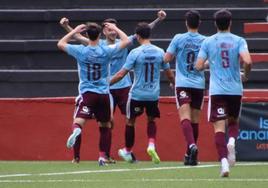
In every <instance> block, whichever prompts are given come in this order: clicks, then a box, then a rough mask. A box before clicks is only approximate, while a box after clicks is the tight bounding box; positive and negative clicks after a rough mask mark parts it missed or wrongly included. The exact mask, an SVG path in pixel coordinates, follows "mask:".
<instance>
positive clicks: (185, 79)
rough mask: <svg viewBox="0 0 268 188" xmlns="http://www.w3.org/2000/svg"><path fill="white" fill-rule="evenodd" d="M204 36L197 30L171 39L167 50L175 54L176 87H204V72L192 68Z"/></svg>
mask: <svg viewBox="0 0 268 188" xmlns="http://www.w3.org/2000/svg"><path fill="white" fill-rule="evenodd" d="M205 38H206V37H205V36H203V35H201V34H199V33H197V32H186V33H183V34H177V35H175V37H174V38H173V39H172V42H171V44H170V46H169V48H168V49H167V52H171V53H172V54H174V53H175V54H174V55H176V87H190V88H198V89H204V88H205V77H204V72H203V71H197V70H195V69H194V65H195V64H196V60H197V56H198V52H199V50H200V48H201V44H202V42H203V41H204V39H205Z"/></svg>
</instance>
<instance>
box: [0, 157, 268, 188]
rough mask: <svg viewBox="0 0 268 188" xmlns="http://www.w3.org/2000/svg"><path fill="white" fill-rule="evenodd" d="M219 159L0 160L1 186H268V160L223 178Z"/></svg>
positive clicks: (238, 168)
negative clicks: (192, 163)
mask: <svg viewBox="0 0 268 188" xmlns="http://www.w3.org/2000/svg"><path fill="white" fill-rule="evenodd" d="M218 165H219V164H218V163H202V164H200V165H199V166H197V167H185V166H183V165H182V163H178V162H161V163H160V164H158V165H155V164H152V163H151V162H139V163H137V164H129V163H125V162H117V164H114V165H109V166H105V167H99V166H98V164H97V162H85V161H82V162H80V164H72V163H70V162H55V161H51V162H39V161H36V162H22V161H18V162H17V161H1V162H0V187H1V188H5V187H7V188H24V187H25V188H33V187H34V188H43V187H47V188H54V187H55V188H76V187H80V188H81V187H89V188H95V187H96V188H104V187H105V188H108V187H109V188H113V187H114V188H134V187H135V188H171V187H176V188H179V187H187V188H193V187H195V188H210V187H211V188H215V187H217V188H221V187H234V188H263V187H268V175H267V172H268V163H238V164H237V165H236V166H235V167H233V168H231V173H230V177H229V178H220V177H219V170H220V167H219V166H218Z"/></svg>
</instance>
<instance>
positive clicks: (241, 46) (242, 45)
mask: <svg viewBox="0 0 268 188" xmlns="http://www.w3.org/2000/svg"><path fill="white" fill-rule="evenodd" d="M242 52H248V45H247V42H246V40H245V39H243V38H241V40H240V41H239V53H242Z"/></svg>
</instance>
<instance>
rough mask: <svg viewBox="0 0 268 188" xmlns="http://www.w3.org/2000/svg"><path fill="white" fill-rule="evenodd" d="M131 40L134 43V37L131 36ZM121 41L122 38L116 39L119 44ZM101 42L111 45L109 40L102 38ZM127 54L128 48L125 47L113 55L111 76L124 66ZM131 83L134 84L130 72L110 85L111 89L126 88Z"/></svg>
mask: <svg viewBox="0 0 268 188" xmlns="http://www.w3.org/2000/svg"><path fill="white" fill-rule="evenodd" d="M129 40H130V41H131V43H133V40H134V37H133V36H130V37H129ZM119 42H120V39H116V41H115V43H116V44H117V43H119ZM100 43H101V44H103V45H109V44H108V43H107V40H101V41H100ZM127 55H128V49H127V48H123V49H121V50H119V51H118V52H117V53H115V54H113V55H112V57H111V59H110V76H113V75H115V74H116V73H117V72H118V71H119V70H120V69H121V68H122V66H123V65H124V63H125V62H126V58H127ZM131 84H132V82H131V78H130V75H129V74H128V75H126V76H125V77H124V78H123V79H122V80H120V81H119V82H117V83H115V84H113V85H112V86H110V89H121V88H126V87H129V86H131Z"/></svg>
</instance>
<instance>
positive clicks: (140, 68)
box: [129, 44, 169, 101]
mask: <svg viewBox="0 0 268 188" xmlns="http://www.w3.org/2000/svg"><path fill="white" fill-rule="evenodd" d="M129 56H132V58H135V60H134V61H135V64H134V67H133V68H134V82H133V85H132V88H131V91H130V95H131V98H132V99H135V100H144V101H146V100H148V101H155V100H157V99H158V97H159V93H160V86H159V85H160V70H161V68H164V69H165V68H169V65H168V64H165V63H164V62H163V56H164V51H163V50H162V49H161V48H159V47H157V46H155V45H152V44H145V45H141V46H140V47H138V48H136V49H134V50H133V51H131V53H130V55H129Z"/></svg>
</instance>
